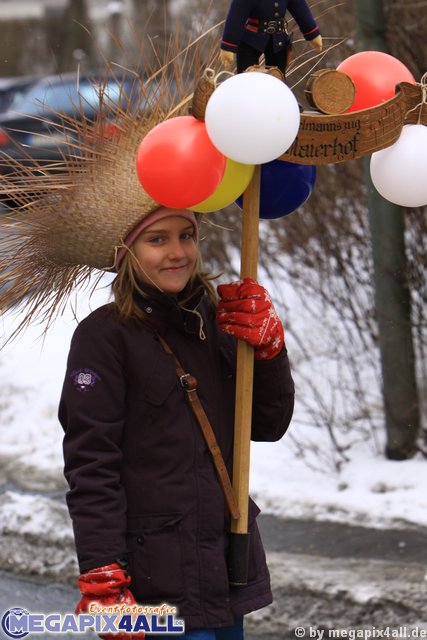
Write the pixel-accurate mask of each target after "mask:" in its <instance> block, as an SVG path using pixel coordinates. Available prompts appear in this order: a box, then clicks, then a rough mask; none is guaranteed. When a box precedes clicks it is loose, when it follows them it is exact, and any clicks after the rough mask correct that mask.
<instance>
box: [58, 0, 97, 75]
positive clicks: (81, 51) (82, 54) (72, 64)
mask: <svg viewBox="0 0 427 640" xmlns="http://www.w3.org/2000/svg"><path fill="white" fill-rule="evenodd" d="M93 49H94V40H93V33H92V30H91V25H90V21H89V16H88V13H87V9H86V1H85V0H69V2H68V5H67V7H66V9H65V15H64V22H63V29H62V36H61V47H60V49H59V52H58V56H57V64H58V71H59V72H63V71H74V70H76V69H77V67H78V66H79V67H80V69H83V70H84V69H90V68H91V66H92V63H93Z"/></svg>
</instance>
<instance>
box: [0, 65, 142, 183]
mask: <svg viewBox="0 0 427 640" xmlns="http://www.w3.org/2000/svg"><path fill="white" fill-rule="evenodd" d="M100 92H102V94H103V96H104V105H107V108H108V104H112V103H113V104H118V103H120V104H123V105H124V104H125V103H126V102H128V101H129V100H132V101H136V100H137V93H138V85H137V83H135V76H134V75H132V74H129V75H128V76H126V77H123V78H122V77H120V78H119V79H118V78H116V77H113V76H111V77H108V78H106V79H105V78H103V77H99V76H97V75H96V74H86V75H79V76H77V75H76V74H74V73H72V74H62V75H59V76H49V77H46V78H43V79H40V80H39V81H38V82H36V83H33V84H31V85H29V86H28V87H27V89H26V91H25V92H24V93H23V94H22V96H21V98H20V99H19V101H17V102H16V104H12V106H11V108H9V109H8V110H7V111H5V112H3V113H0V174H2V173H3V174H5V173H9V172H10V171H11V170H12V169H13V164H11V163H10V159H18V160H20V161H24V162H26V163H29V164H31V163H32V161H34V160H37V161H38V162H39V163H40V162H42V163H44V162H46V163H50V162H52V161H53V162H55V161H61V160H62V158H63V155H64V154H65V155H67V154H69V153H73V154H75V150H74V149H73V148H72V146H70V145H71V144H72V139H71V138H72V134H70V132H69V131H67V128H66V127H64V126H63V124H64V116H65V117H67V116H73V117H76V118H81V117H82V114H84V117H85V118H88V119H89V120H91V119H95V118H96V116H97V114H98V111H99V109H100V101H99V95H100Z"/></svg>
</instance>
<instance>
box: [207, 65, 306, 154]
mask: <svg viewBox="0 0 427 640" xmlns="http://www.w3.org/2000/svg"><path fill="white" fill-rule="evenodd" d="M205 123H206V129H207V132H208V135H209V137H210V139H211V141H212V143H213V144H214V145H215V146H216V147H217V149H219V150H220V151H221V152H222V153H223V154H224V155H225V156H226V157H227V158H231V159H232V160H235V161H236V162H241V163H243V164H263V163H265V162H271V161H272V160H276V158H278V157H279V156H281V155H282V154H283V153H285V151H287V150H288V149H289V147H290V146H291V144H292V143H293V141H294V140H295V138H296V135H297V133H298V129H299V124H300V111H299V106H298V102H297V100H296V98H295V96H294V94H293V93H292V91H291V90H290V89H289V87H287V86H286V84H285V83H284V82H282V81H281V80H279V79H278V78H275V77H273V76H270V75H267V74H265V73H260V72H258V71H254V72H252V71H251V72H247V73H239V74H237V75H235V76H232V77H231V78H228V79H227V80H225V81H224V82H223V83H222V84H221V85H220V86H219V87H218V88H217V89H215V91H214V92H213V94H212V96H211V97H210V99H209V101H208V104H207V107H206V114H205Z"/></svg>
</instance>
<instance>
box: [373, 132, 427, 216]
mask: <svg viewBox="0 0 427 640" xmlns="http://www.w3.org/2000/svg"><path fill="white" fill-rule="evenodd" d="M370 168H371V178H372V182H373V184H374V187H375V188H376V190H377V191H378V193H380V194H381V195H382V196H383V198H385V199H386V200H389V201H390V202H393V203H394V204H398V205H400V206H401V207H422V206H424V205H427V127H426V126H424V125H422V124H406V125H405V126H404V127H403V128H402V132H401V134H400V137H399V139H398V140H397V141H396V142H395V143H394V144H393V145H391V146H390V147H387V148H386V149H382V150H381V151H376V152H375V153H373V154H372V157H371V165H370Z"/></svg>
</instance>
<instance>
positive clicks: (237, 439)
mask: <svg viewBox="0 0 427 640" xmlns="http://www.w3.org/2000/svg"><path fill="white" fill-rule="evenodd" d="M260 183H261V167H260V166H259V165H258V166H256V167H255V172H254V176H253V178H252V180H251V183H250V185H249V187H248V188H247V189H246V191H245V193H244V196H243V214H242V215H243V222H242V246H241V267H240V277H241V278H242V279H243V278H254V279H256V278H257V272H258V226H259V195H260ZM253 370H254V349H253V347H252V346H250V345H248V344H247V343H246V342H243V341H241V340H239V342H238V345H237V373H236V404H235V422H234V457H233V489H234V494H235V497H236V500H237V506H238V509H239V513H240V516H239V518H238V519H233V518H232V520H231V525H230V530H231V536H230V552H229V574H230V582H231V584H236V585H238V584H246V582H247V565H248V552H249V538H248V533H247V532H248V505H249V464H250V442H251V426H252V387H253Z"/></svg>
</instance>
